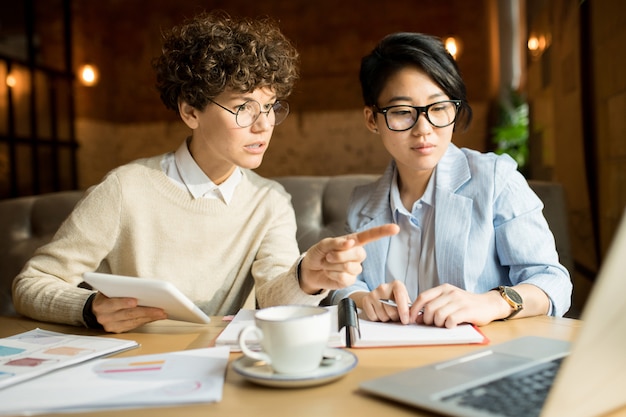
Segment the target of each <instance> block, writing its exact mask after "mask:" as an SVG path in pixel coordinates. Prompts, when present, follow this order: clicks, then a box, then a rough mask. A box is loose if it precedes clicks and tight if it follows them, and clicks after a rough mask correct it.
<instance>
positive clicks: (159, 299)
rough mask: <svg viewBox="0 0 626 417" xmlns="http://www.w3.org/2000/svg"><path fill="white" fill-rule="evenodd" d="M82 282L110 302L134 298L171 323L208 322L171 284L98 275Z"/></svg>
mask: <svg viewBox="0 0 626 417" xmlns="http://www.w3.org/2000/svg"><path fill="white" fill-rule="evenodd" d="M83 279H84V280H85V282H86V283H87V284H89V285H91V286H92V287H93V288H94V289H96V290H98V291H100V292H101V293H102V294H104V295H106V296H107V297H109V298H113V297H131V298H136V299H137V303H138V305H140V306H145V307H159V308H162V309H163V310H165V312H166V313H167V318H168V319H171V320H182V321H189V322H192V323H209V321H210V320H211V319H210V318H209V316H207V315H206V314H204V312H203V311H202V310H200V308H199V307H198V306H197V305H195V304H194V303H193V302H192V301H191V300H190V299H189V298H187V297H186V296H185V294H183V293H182V292H180V290H179V289H178V288H176V287H175V286H174V284H172V283H171V282H165V281H159V280H157V279H152V278H136V277H125V276H122V275H112V274H103V273H100V272H85V273H84V274H83Z"/></svg>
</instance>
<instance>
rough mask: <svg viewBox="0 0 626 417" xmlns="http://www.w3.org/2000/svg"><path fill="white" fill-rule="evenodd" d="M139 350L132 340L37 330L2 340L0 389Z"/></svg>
mask: <svg viewBox="0 0 626 417" xmlns="http://www.w3.org/2000/svg"><path fill="white" fill-rule="evenodd" d="M137 346H139V345H138V344H137V342H135V341H133V340H122V339H115V338H108V337H96V336H78V335H67V334H63V333H56V332H50V331H47V330H41V329H35V330H31V331H28V332H26V333H20V334H17V335H14V336H10V337H7V338H3V339H0V389H2V388H4V387H7V386H9V385H14V384H17V383H19V382H23V381H26V380H28V379H31V378H34V377H37V376H40V375H43V374H45V373H48V372H51V371H54V370H56V369H60V368H64V367H67V366H70V365H75V364H77V363H81V362H84V361H87V360H90V359H94V358H98V357H101V356H107V355H110V354H112V353H117V352H121V351H124V350H127V349H132V348H135V347H137Z"/></svg>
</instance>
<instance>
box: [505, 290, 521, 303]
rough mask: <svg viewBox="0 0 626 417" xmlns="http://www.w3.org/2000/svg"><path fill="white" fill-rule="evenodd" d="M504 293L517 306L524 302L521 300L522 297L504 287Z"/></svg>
mask: <svg viewBox="0 0 626 417" xmlns="http://www.w3.org/2000/svg"><path fill="white" fill-rule="evenodd" d="M504 292H505V293H506V295H507V296H508V297H509V298H510V299H511V300H513V301H514V302H516V303H517V304H522V303H523V302H524V300H522V297H521V296H520V295H519V294H518V292H517V291H515V290H514V289H511V288H509V287H504Z"/></svg>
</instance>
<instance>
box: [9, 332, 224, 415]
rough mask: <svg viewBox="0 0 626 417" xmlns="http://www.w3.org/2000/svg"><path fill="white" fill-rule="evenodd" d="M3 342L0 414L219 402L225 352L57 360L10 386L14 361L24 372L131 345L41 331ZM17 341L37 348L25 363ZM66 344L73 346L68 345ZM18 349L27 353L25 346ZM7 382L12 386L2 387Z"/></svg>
mask: <svg viewBox="0 0 626 417" xmlns="http://www.w3.org/2000/svg"><path fill="white" fill-rule="evenodd" d="M33 336H37V337H34V338H33ZM51 337H56V338H57V339H58V340H57V342H58V344H57V343H56V342H55V343H49V342H51V339H50V338H51ZM7 339H9V342H7ZM7 339H0V345H2V347H1V348H0V367H1V368H2V369H3V371H2V372H4V374H2V375H4V379H3V380H2V382H4V388H1V389H0V415H33V414H39V413H51V412H52V413H67V412H79V411H93V410H104V409H129V408H138V407H154V406H164V405H180V404H193V403H208V402H216V401H220V400H221V399H222V391H223V386H224V375H225V372H226V366H227V365H228V355H229V350H228V348H226V347H221V348H203V349H195V350H186V351H180V352H173V353H163V354H151V355H141V356H131V357H123V358H108V359H95V360H91V361H87V362H82V363H79V364H78V365H74V366H68V365H69V361H62V360H61V359H59V362H56V363H55V364H54V365H53V364H52V363H49V364H48V365H49V367H48V368H47V369H50V367H52V366H55V367H56V368H57V370H56V371H55V372H45V371H43V368H41V369H40V370H39V371H37V372H35V371H34V370H33V372H31V373H30V374H29V375H28V376H26V372H22V373H21V374H22V375H21V376H20V380H21V383H15V381H16V379H15V378H16V377H17V375H14V374H10V373H8V372H7V371H6V370H7V369H12V368H11V367H14V366H15V362H16V361H17V363H18V364H19V363H22V365H21V366H22V367H24V368H29V367H31V365H29V364H28V363H30V364H34V365H33V367H34V368H37V367H38V366H42V365H41V364H44V363H46V361H49V362H52V361H53V359H51V356H50V355H63V354H64V353H63V352H65V354H66V355H70V354H72V353H73V354H74V355H77V354H78V353H77V352H78V351H77V350H74V349H88V347H90V348H91V349H92V350H96V351H98V353H100V354H102V353H103V352H104V351H105V350H113V351H115V349H117V351H119V349H120V348H121V347H122V346H125V343H128V344H130V346H136V344H135V343H134V342H128V341H120V340H117V339H112V338H98V337H91V336H71V335H64V334H54V333H51V332H43V331H41V330H34V331H32V332H28V333H24V334H21V335H16V336H12V337H11V338H7ZM83 339H87V340H83ZM18 340H21V341H22V343H30V344H33V343H34V344H37V343H39V344H40V345H39V349H38V350H37V349H34V348H31V349H32V350H31V352H32V355H29V356H28V359H27V357H25V356H22V357H20V358H17V356H16V355H18V354H19V353H18V352H16V351H15V350H14V349H20V348H18V347H16V344H15V342H16V341H18ZM26 340H27V341H28V342H26ZM79 341H80V342H79ZM104 341H113V342H115V341H117V343H118V344H117V345H116V346H115V348H114V347H112V346H105V345H104V344H103V343H104ZM69 342H71V343H72V344H71V345H68V344H67V343H69ZM81 343H82V344H81ZM70 347H71V348H70ZM23 348H28V345H24V346H23ZM95 353H96V352H90V353H89V354H91V355H94V354H95ZM11 357H12V358H13V359H10V358H11ZM16 358H17V359H16ZM43 359H45V360H43ZM84 360H85V359H83V361H84ZM12 362H13V364H11V363H12ZM60 362H62V364H61V363H60ZM75 362H78V361H75ZM58 368H62V369H58ZM34 376H37V378H35V377H34ZM9 379H12V381H13V382H14V383H12V384H11V383H7V382H6V381H7V380H9Z"/></svg>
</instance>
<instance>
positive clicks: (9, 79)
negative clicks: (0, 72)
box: [6, 73, 17, 88]
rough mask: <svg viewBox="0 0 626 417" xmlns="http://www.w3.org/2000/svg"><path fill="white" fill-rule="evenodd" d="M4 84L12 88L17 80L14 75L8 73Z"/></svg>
mask: <svg viewBox="0 0 626 417" xmlns="http://www.w3.org/2000/svg"><path fill="white" fill-rule="evenodd" d="M6 83H7V87H9V88H13V87H15V86H16V85H17V78H16V77H15V75H14V74H12V73H9V74H7V78H6Z"/></svg>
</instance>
